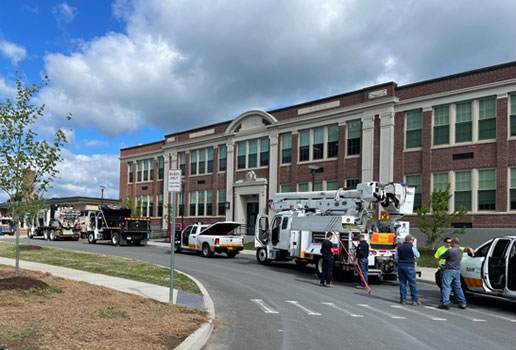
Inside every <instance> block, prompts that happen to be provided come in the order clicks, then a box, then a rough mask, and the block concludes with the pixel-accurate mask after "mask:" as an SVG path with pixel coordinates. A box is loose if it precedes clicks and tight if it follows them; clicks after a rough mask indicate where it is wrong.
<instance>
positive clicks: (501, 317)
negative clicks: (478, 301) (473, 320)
mask: <svg viewBox="0 0 516 350" xmlns="http://www.w3.org/2000/svg"><path fill="white" fill-rule="evenodd" d="M468 310H469V311H473V312H477V313H479V314H482V315H486V316H490V317H495V318H499V319H501V320H504V321H509V322H516V319H513V318H509V317H505V316H501V315H497V314H491V313H489V312H485V311H480V310H477V309H472V308H468Z"/></svg>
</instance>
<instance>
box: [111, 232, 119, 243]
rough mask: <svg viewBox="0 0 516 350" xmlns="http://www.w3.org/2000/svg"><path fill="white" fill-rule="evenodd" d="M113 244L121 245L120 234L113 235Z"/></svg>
mask: <svg viewBox="0 0 516 350" xmlns="http://www.w3.org/2000/svg"><path fill="white" fill-rule="evenodd" d="M111 244H112V245H114V246H118V245H120V236H119V234H118V233H113V235H112V236H111Z"/></svg>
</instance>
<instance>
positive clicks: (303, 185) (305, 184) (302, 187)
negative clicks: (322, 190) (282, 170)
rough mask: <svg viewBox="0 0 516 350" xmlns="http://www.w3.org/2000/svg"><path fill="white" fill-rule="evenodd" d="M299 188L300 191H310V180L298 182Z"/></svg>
mask: <svg viewBox="0 0 516 350" xmlns="http://www.w3.org/2000/svg"><path fill="white" fill-rule="evenodd" d="M297 189H298V191H299V192H308V182H302V183H300V184H298V185H297Z"/></svg>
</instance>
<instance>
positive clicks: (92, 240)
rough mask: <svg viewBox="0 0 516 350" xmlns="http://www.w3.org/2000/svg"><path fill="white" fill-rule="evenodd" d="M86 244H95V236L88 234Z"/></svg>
mask: <svg viewBox="0 0 516 350" xmlns="http://www.w3.org/2000/svg"><path fill="white" fill-rule="evenodd" d="M88 243H89V244H95V243H97V240H96V239H95V235H94V234H93V232H91V233H88Z"/></svg>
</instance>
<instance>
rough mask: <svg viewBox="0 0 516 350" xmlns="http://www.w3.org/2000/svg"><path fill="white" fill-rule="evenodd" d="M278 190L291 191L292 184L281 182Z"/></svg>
mask: <svg viewBox="0 0 516 350" xmlns="http://www.w3.org/2000/svg"><path fill="white" fill-rule="evenodd" d="M280 192H292V186H291V185H290V184H283V185H281V187H280Z"/></svg>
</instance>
